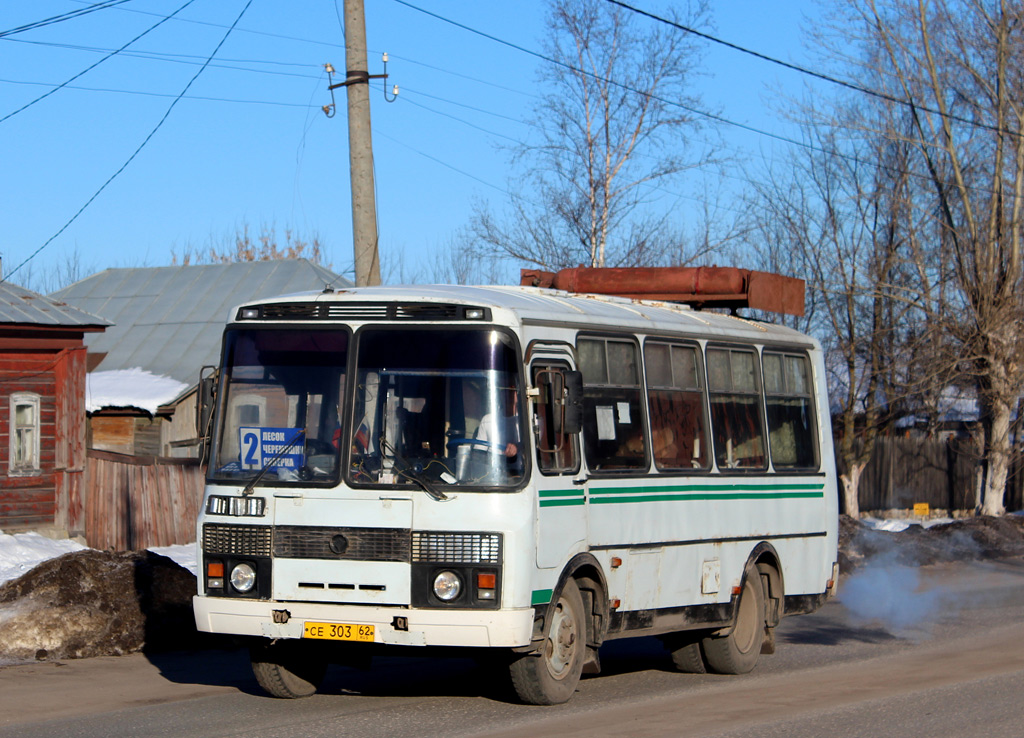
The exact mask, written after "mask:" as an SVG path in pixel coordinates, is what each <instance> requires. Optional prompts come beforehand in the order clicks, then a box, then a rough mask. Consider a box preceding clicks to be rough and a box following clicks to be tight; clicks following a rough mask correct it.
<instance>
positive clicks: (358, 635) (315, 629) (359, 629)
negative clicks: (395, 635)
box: [302, 623, 373, 643]
mask: <svg viewBox="0 0 1024 738" xmlns="http://www.w3.org/2000/svg"><path fill="white" fill-rule="evenodd" d="M302 637H303V638H320V639H322V640H327V641H360V642H362V643H373V626H372V625H353V624H351V623H303V624H302Z"/></svg>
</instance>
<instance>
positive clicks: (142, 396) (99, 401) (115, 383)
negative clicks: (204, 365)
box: [85, 368, 188, 415]
mask: <svg viewBox="0 0 1024 738" xmlns="http://www.w3.org/2000/svg"><path fill="white" fill-rule="evenodd" d="M187 388H188V385H187V384H185V383H184V382H179V381H178V380H177V379H172V378H171V377H164V376H161V375H159V374H153V373H152V372H147V371H145V370H143V369H140V368H135V369H116V370H113V371H109V372H92V373H91V374H86V375H85V410H86V412H89V413H94V412H96V411H97V410H102V409H103V408H105V407H137V408H139V409H140V410H145V411H146V412H148V413H149V414H150V415H154V414H155V413H156V411H157V408H158V407H160V406H161V405H166V404H167V403H168V402H170V401H171V400H173V399H175V398H176V397H177V396H178V395H180V394H181V393H182V392H184V391H185V390H186V389H187Z"/></svg>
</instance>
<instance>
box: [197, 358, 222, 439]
mask: <svg viewBox="0 0 1024 738" xmlns="http://www.w3.org/2000/svg"><path fill="white" fill-rule="evenodd" d="M216 395H217V368H216V367H213V366H204V367H203V368H202V369H200V370H199V386H198V387H197V389H196V437H197V438H198V439H199V446H200V449H199V458H200V459H203V458H206V450H207V448H208V446H209V443H210V433H211V428H210V421H211V419H212V418H213V406H214V404H215V402H216Z"/></svg>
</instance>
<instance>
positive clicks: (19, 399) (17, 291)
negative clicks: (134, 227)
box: [0, 282, 109, 537]
mask: <svg viewBox="0 0 1024 738" xmlns="http://www.w3.org/2000/svg"><path fill="white" fill-rule="evenodd" d="M108 325H109V322H108V321H106V320H104V319H102V318H99V317H97V316H95V315H92V314H90V313H88V312H85V311H84V310H81V309H79V308H76V307H72V306H71V305H68V304H67V303H65V302H63V301H61V300H56V299H51V298H48V297H44V296H43V295H39V294H36V293H34V292H31V291H29V290H26V289H23V288H21V287H18V286H16V285H13V284H10V283H8V282H0V530H3V531H4V532H6V533H10V532H12V531H18V530H38V531H41V532H44V533H49V534H50V535H54V536H58V537H60V536H82V535H84V531H85V507H84V482H83V478H82V477H83V474H84V471H85V465H86V461H85V455H86V451H85V375H86V368H87V358H86V347H85V342H84V337H85V336H86V335H87V334H98V333H101V332H102V331H103V330H105V329H106V327H107V326H108Z"/></svg>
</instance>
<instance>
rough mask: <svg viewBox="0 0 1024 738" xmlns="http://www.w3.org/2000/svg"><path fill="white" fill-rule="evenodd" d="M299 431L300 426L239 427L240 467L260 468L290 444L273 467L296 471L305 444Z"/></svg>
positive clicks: (303, 460) (302, 457)
mask: <svg viewBox="0 0 1024 738" xmlns="http://www.w3.org/2000/svg"><path fill="white" fill-rule="evenodd" d="M301 433H302V429H301V428H239V429H238V439H239V448H240V449H241V457H242V458H241V461H242V468H243V469H252V470H259V469H262V468H263V467H264V466H267V465H269V464H270V462H271V460H273V458H274V457H275V456H277V455H278V454H279V453H281V451H282V450H284V449H285V448H287V447H288V446H289V444H290V445H291V448H288V450H287V451H285V452H284V453H283V454H281V458H279V459H278V460H277V461H275V462H274V464H273V467H274V468H276V469H284V470H290V471H293V472H298V470H299V469H300V468H301V467H302V465H303V463H304V462H305V444H303V443H302V439H301V438H299V435H300V434H301Z"/></svg>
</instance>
